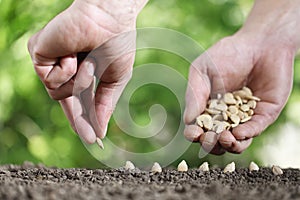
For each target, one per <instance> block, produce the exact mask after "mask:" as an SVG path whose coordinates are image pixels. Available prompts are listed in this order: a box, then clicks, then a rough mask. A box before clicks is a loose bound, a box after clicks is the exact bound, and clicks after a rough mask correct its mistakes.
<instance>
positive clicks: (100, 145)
mask: <svg viewBox="0 0 300 200" xmlns="http://www.w3.org/2000/svg"><path fill="white" fill-rule="evenodd" d="M96 142H97V144H98V146H99V147H100V148H101V149H104V145H103V142H102V141H101V139H100V138H98V137H97V138H96Z"/></svg>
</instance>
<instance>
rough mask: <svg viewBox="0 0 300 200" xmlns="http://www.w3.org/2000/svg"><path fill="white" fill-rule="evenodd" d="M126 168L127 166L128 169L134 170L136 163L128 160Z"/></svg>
mask: <svg viewBox="0 0 300 200" xmlns="http://www.w3.org/2000/svg"><path fill="white" fill-rule="evenodd" d="M124 168H125V169H126V170H134V169H135V166H134V164H133V163H132V162H130V161H126V163H125V166H124Z"/></svg>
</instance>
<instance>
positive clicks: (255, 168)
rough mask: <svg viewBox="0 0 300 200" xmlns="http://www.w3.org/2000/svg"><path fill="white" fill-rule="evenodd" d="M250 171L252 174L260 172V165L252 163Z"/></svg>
mask: <svg viewBox="0 0 300 200" xmlns="http://www.w3.org/2000/svg"><path fill="white" fill-rule="evenodd" d="M249 170H250V172H252V171H258V170H259V167H258V165H257V164H256V163H255V162H251V163H250V165H249Z"/></svg>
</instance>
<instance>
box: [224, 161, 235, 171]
mask: <svg viewBox="0 0 300 200" xmlns="http://www.w3.org/2000/svg"><path fill="white" fill-rule="evenodd" d="M234 171H235V163H234V162H231V163H229V164H228V165H226V167H225V168H224V170H223V172H224V173H227V172H229V173H231V172H234Z"/></svg>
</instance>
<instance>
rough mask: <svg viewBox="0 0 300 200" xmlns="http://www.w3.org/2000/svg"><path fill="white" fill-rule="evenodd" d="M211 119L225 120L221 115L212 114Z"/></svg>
mask: <svg viewBox="0 0 300 200" xmlns="http://www.w3.org/2000/svg"><path fill="white" fill-rule="evenodd" d="M212 120H213V121H215V120H218V121H223V120H225V119H224V118H223V116H222V115H214V116H213V117H212Z"/></svg>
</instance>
